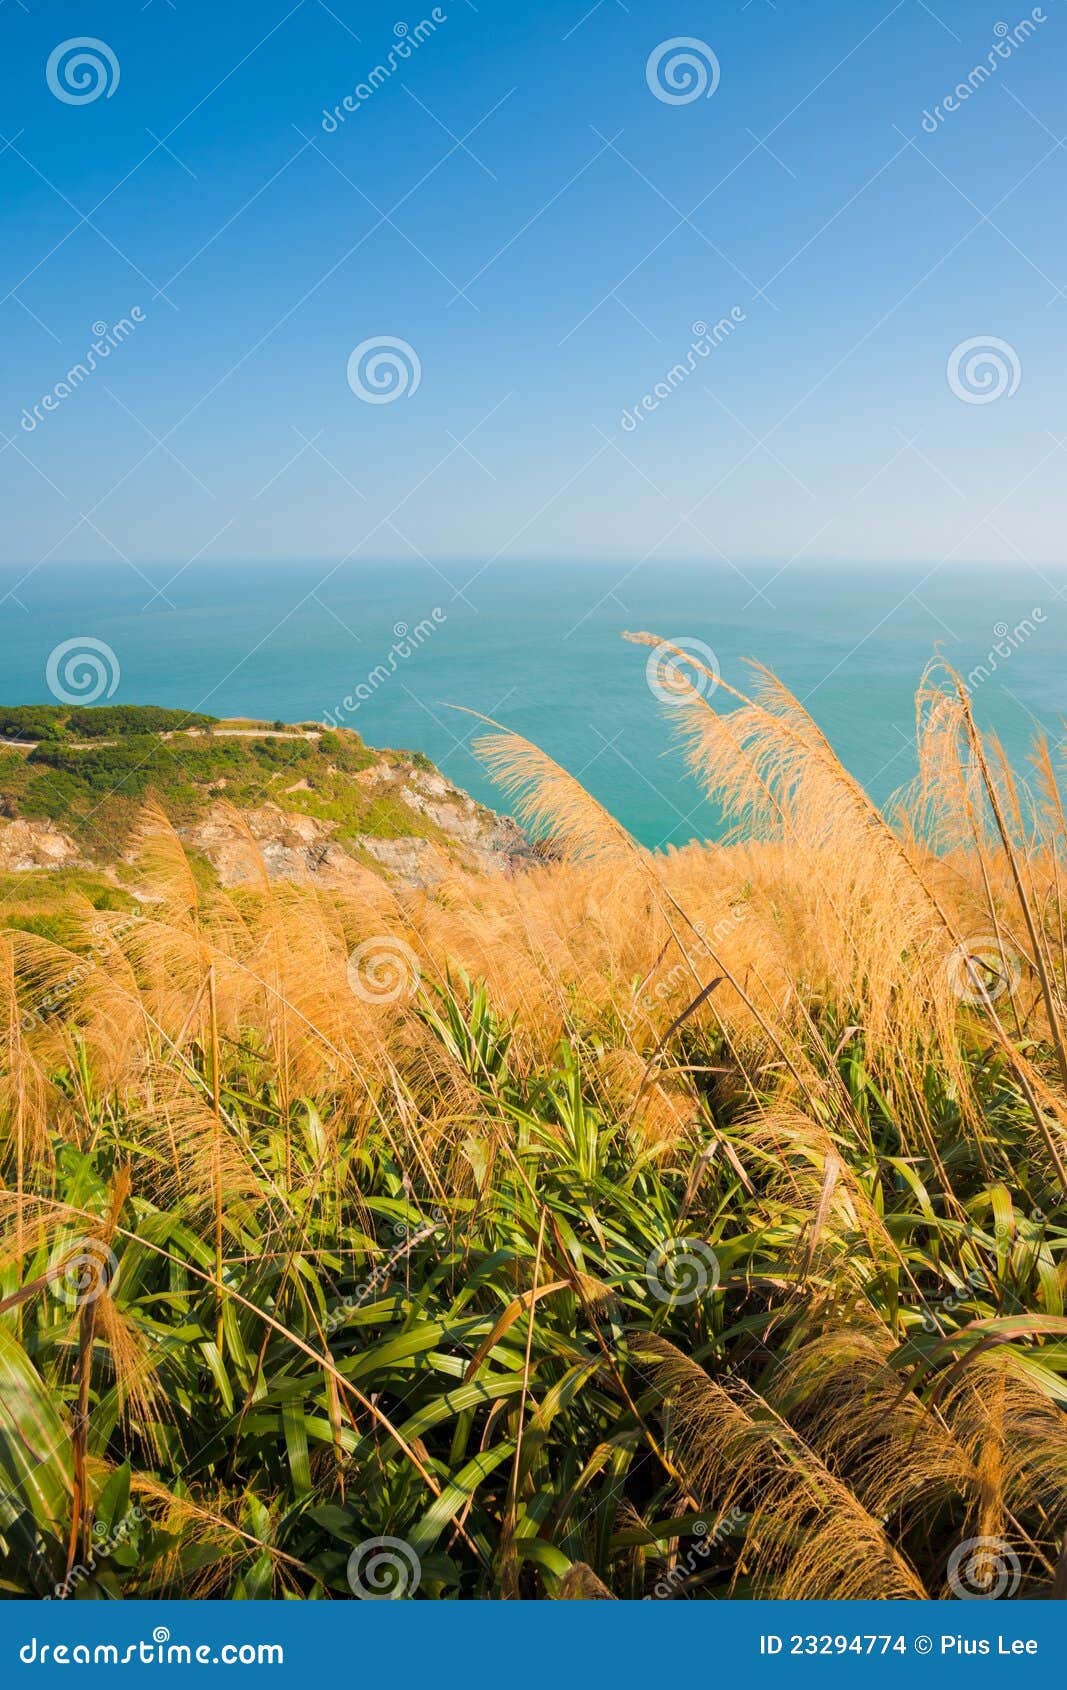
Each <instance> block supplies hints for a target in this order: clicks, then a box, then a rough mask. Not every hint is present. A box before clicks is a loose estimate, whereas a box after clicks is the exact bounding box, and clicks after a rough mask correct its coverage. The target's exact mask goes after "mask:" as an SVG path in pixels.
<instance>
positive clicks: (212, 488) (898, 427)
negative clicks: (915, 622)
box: [0, 0, 1067, 568]
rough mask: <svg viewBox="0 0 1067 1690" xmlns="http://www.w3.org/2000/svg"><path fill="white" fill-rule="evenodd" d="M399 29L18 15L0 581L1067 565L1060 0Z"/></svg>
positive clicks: (287, 16)
mask: <svg viewBox="0 0 1067 1690" xmlns="http://www.w3.org/2000/svg"><path fill="white" fill-rule="evenodd" d="M404 5H406V0H389V4H388V5H381V4H377V3H373V0H372V3H365V4H358V5H357V4H354V3H353V0H329V3H328V4H327V0H255V3H252V0H227V3H226V4H219V3H217V0H215V3H208V0H148V4H146V5H144V6H143V7H142V6H140V5H138V4H132V5H131V4H129V3H124V4H121V5H120V4H117V3H114V0H95V3H94V4H93V5H92V6H91V7H83V6H82V5H80V4H78V5H76V4H66V5H64V6H62V7H57V6H48V5H42V4H39V3H36V0H26V4H22V3H21V0H7V3H6V4H4V5H3V6H2V9H0V38H2V43H3V63H4V67H5V68H4V99H3V121H2V130H3V136H4V142H5V143H10V144H8V145H5V148H4V150H3V151H2V152H0V189H2V206H3V211H2V216H3V238H2V242H0V269H2V288H0V298H2V299H3V317H4V323H5V340H4V344H5V357H4V360H3V365H4V369H3V378H2V379H3V394H4V399H3V415H2V418H0V426H2V433H3V436H4V438H5V440H7V441H9V442H10V444H8V445H5V446H4V447H3V449H2V450H0V482H2V496H3V509H4V518H5V520H4V523H3V528H2V534H3V539H2V555H0V562H3V563H5V564H12V565H15V566H19V567H22V566H25V567H27V568H30V567H33V566H34V565H36V564H37V563H39V561H40V560H42V559H45V558H47V559H54V560H71V561H77V560H90V559H105V558H114V557H116V556H118V557H128V558H132V559H134V560H136V561H138V562H143V563H145V564H148V563H154V562H160V561H165V562H168V563H174V564H175V565H177V566H181V565H182V564H184V563H186V562H187V561H188V560H190V559H192V558H194V557H195V558H196V559H198V560H201V561H203V560H208V561H210V560H211V559H218V560H220V561H221V560H225V559H231V558H241V559H247V560H249V561H252V560H256V559H268V558H281V557H288V558H304V557H307V558H316V559H339V558H341V557H343V556H348V555H350V554H352V555H356V556H363V557H367V558H384V557H391V556H396V557H403V558H411V557H412V556H416V555H418V554H420V553H424V554H426V555H428V556H432V557H434V558H441V559H446V558H463V559H473V560H476V561H478V562H482V561H485V560H488V559H494V560H496V561H497V562H500V561H503V560H509V561H514V562H516V563H521V562H522V561H523V560H527V561H528V560H530V559H536V558H539V557H545V558H548V557H552V558H576V559H581V558H583V557H586V558H594V557H596V558H608V559H615V558H619V559H627V558H639V557H642V556H645V555H647V554H650V553H654V554H657V555H660V556H663V557H664V558H667V557H670V558H686V557H707V558H718V559H721V558H722V557H724V556H725V557H729V558H736V559H762V560H782V561H783V562H785V561H786V560H788V559H791V558H794V557H796V556H798V555H799V556H803V557H810V558H813V559H840V560H842V561H844V562H849V561H855V560H865V559H885V560H900V561H919V562H932V563H938V562H940V560H942V559H943V558H951V559H954V560H961V561H967V560H987V561H998V562H1008V563H1010V562H1012V561H1013V560H1019V559H1023V558H1025V559H1027V560H1029V561H1031V562H1033V563H1036V564H1038V565H1041V566H1045V565H1052V564H1055V563H1057V562H1059V561H1061V560H1062V556H1063V531H1062V510H1063V498H1062V488H1063V485H1064V475H1065V469H1067V457H1065V451H1067V447H1065V446H1062V445H1061V444H1060V441H1061V439H1062V438H1063V437H1064V436H1067V420H1065V417H1064V405H1063V357H1062V349H1063V344H1064V334H1065V329H1067V294H1065V293H1064V292H1063V291H1061V290H1063V289H1065V288H1067V262H1065V257H1067V253H1065V243H1067V226H1065V221H1064V217H1063V202H1064V185H1065V183H1067V149H1065V148H1064V146H1063V144H1062V143H1061V142H1060V141H1059V139H1058V137H1059V134H1060V131H1061V129H1062V128H1063V127H1064V119H1063V86H1064V72H1065V69H1067V19H1065V14H1064V6H1063V3H1062V0H1045V3H1044V6H1043V7H1039V8H1037V9H1036V11H1034V12H1033V13H1032V12H1031V10H1030V9H1029V8H1028V7H1026V6H1025V5H1024V4H1023V3H1022V0H1010V4H1008V5H1006V6H1004V7H1002V8H1001V9H999V10H998V9H996V7H995V5H994V4H993V3H992V0H990V3H987V0H931V4H925V3H923V0H896V3H895V4H890V3H889V0H817V3H802V0H774V3H773V4H772V0H723V3H722V4H718V5H715V6H711V5H708V4H688V3H686V0H671V3H670V4H668V5H664V4H655V3H653V0H626V4H625V6H624V5H623V4H622V0H600V3H599V4H591V0H540V3H539V4H537V5H519V4H516V3H515V0H476V4H475V3H474V0H446V3H445V4H444V5H443V6H441V7H439V8H437V10H436V12H435V11H434V10H433V9H432V8H431V7H430V6H429V5H425V4H424V0H415V3H414V4H412V6H411V7H410V8H408V9H406V10H405V9H403V7H404ZM1034 18H1036V19H1038V20H1041V21H1037V22H1036V23H1035V22H1033V21H1031V22H1029V23H1028V24H1027V27H1026V30H1025V31H1024V32H1023V33H1022V34H1019V33H1018V31H1017V29H1016V26H1017V25H1018V24H1019V23H1020V21H1021V20H1023V19H1027V20H1032V19H1034ZM424 20H425V27H420V26H421V25H422V24H423V21H424ZM435 20H436V21H435ZM405 25H406V30H407V33H406V35H405V32H404V26H405ZM1005 26H1007V30H1008V34H1007V36H1005V33H1004V29H1005ZM82 35H84V36H89V37H92V38H94V39H95V40H97V41H99V42H103V43H104V44H105V47H106V49H107V53H106V54H104V53H101V51H100V49H99V48H95V49H91V51H92V52H93V53H94V54H95V55H96V59H97V66H96V69H97V71H98V72H100V73H102V75H103V81H104V84H106V85H107V87H108V88H109V89H110V92H104V91H103V88H102V87H101V88H98V89H96V90H94V89H93V87H92V83H91V78H92V75H93V74H94V72H93V71H92V70H91V69H90V71H89V72H88V73H87V74H88V75H89V77H90V82H89V83H88V84H87V83H85V82H84V81H82V82H79V81H78V79H77V78H78V76H79V74H81V73H79V72H78V71H77V69H76V68H75V69H74V70H73V71H71V72H70V73H69V74H70V76H71V77H72V78H73V80H71V81H65V80H64V77H65V75H66V74H67V72H66V70H65V68H64V62H63V60H62V56H61V58H60V61H59V62H58V64H57V63H53V65H52V68H51V70H50V71H49V69H48V65H49V59H50V55H52V54H53V50H54V49H56V48H57V47H59V46H60V44H61V43H63V42H64V41H69V40H70V39H73V38H76V37H78V36H82ZM416 37H418V38H419V39H418V42H417V44H415V41H416ZM680 37H686V38H691V39H692V40H695V41H696V42H697V43H698V49H694V50H692V51H693V52H694V57H695V61H696V62H695V63H694V65H693V66H691V67H690V70H689V72H688V74H689V76H690V81H689V82H688V83H687V82H686V75H687V72H686V70H685V67H684V66H683V67H681V69H680V70H679V72H678V74H679V76H680V81H676V82H674V83H672V82H671V81H670V77H671V63H672V55H673V53H674V52H676V51H677V49H670V50H666V49H665V48H664V44H666V43H670V42H672V41H673V40H675V39H676V38H680ZM398 43H404V44H405V45H406V48H407V56H406V57H401V56H399V55H398V54H397V53H396V52H395V51H394V53H393V57H392V59H390V49H391V48H393V49H395V48H396V47H397V44H398ZM998 43H999V45H1000V48H1001V52H1000V53H999V54H998V52H997V51H996V49H997V46H998ZM701 44H702V45H701ZM657 52H658V53H659V57H660V60H661V64H660V73H659V79H657V72H656V57H657ZM712 55H713V57H712ZM650 56H651V60H652V62H651V64H650ZM376 66H378V67H381V71H380V72H376V71H375V67H376ZM976 66H978V67H984V70H983V71H982V73H981V74H980V75H977V76H972V75H971V73H972V72H973V71H974V70H975V67H976ZM664 78H666V79H667V80H666V81H664V80H663V79H664ZM693 78H696V79H697V82H698V83H699V82H700V81H701V80H703V81H705V82H706V83H707V90H706V91H701V90H700V89H699V87H698V89H697V94H696V97H694V98H681V99H664V98H662V97H661V95H662V94H663V93H664V92H667V93H671V92H672V89H673V91H674V92H675V93H676V94H677V93H681V94H682V95H683V96H685V95H688V94H689V93H692V92H693V87H694V83H693V80H692V79H693ZM968 79H970V80H969V81H968ZM961 83H963V84H965V85H966V98H964V99H960V98H959V97H957V96H954V95H953V90H954V89H956V87H957V85H959V84H961ZM361 86H362V93H361V94H360V93H357V92H356V91H357V90H358V89H359V88H360V87H361ZM56 88H58V89H59V90H60V93H59V94H57V92H56V91H55V90H56ZM712 89H713V91H711V90H712ZM87 90H88V91H90V92H92V91H95V92H97V94H98V97H95V98H85V97H84V96H85V93H86V91H87ZM64 93H65V94H66V96H67V97H65V98H64V97H61V95H62V94H64ZM346 95H348V96H349V100H350V105H352V106H354V108H355V109H352V110H349V111H347V112H346V111H345V110H344V106H343V104H342V102H343V101H344V98H345V96H346ZM946 95H948V96H949V97H950V99H949V105H948V107H946V104H945V96H946ZM338 106H340V107H341V116H342V118H343V121H337V120H336V119H332V118H327V120H326V123H325V126H324V121H323V120H324V111H325V112H330V111H333V110H334V109H335V108H337V107H338ZM953 107H954V108H955V109H951V108H953ZM924 114H926V121H925V126H924ZM135 308H136V312H137V313H138V316H134V315H133V313H134V311H135ZM731 311H733V313H734V315H733V318H732V320H731V322H730V327H729V330H728V331H724V332H722V333H721V334H720V343H719V344H718V345H716V346H715V347H714V349H713V350H712V351H711V352H710V354H709V355H708V356H707V357H703V356H701V355H700V354H699V353H698V354H691V350H690V349H691V348H692V346H693V343H694V341H695V340H698V339H699V338H700V337H699V336H698V335H696V334H695V333H694V329H693V325H694V323H696V324H702V323H703V324H707V325H708V326H709V328H710V326H711V325H713V324H714V323H716V322H717V321H719V320H722V319H730V314H731ZM139 318H140V319H143V320H138V319H139ZM122 319H126V320H127V323H128V324H132V328H128V329H126V328H124V329H121V330H120V334H119V344H117V345H115V346H114V348H113V349H111V351H110V353H109V356H108V357H107V358H106V360H104V359H102V358H101V359H99V360H98V367H97V368H95V369H92V370H90V371H89V372H88V374H87V375H86V376H85V377H84V378H79V379H78V380H77V381H76V382H75V383H74V384H73V386H72V387H71V388H70V391H69V392H63V391H61V390H62V387H63V384H64V379H65V376H66V373H67V372H68V370H70V369H71V367H72V366H73V365H75V364H77V363H79V362H81V363H83V365H84V361H85V359H86V356H87V354H88V352H89V349H90V347H91V345H92V343H93V340H94V336H95V334H96V333H97V330H96V329H94V325H100V324H105V325H112V324H116V323H121V320H122ZM991 338H992V339H993V341H994V347H993V351H992V363H988V364H983V363H982V362H981V360H980V361H979V364H978V366H977V368H976V369H975V370H972V371H971V372H970V374H968V371H967V364H968V354H967V353H966V352H965V351H964V352H960V351H959V350H958V349H959V348H961V347H965V346H966V345H967V343H970V342H975V343H979V342H981V343H983V344H985V343H988V342H989V341H990V339H991ZM383 339H387V340H388V339H391V340H392V341H397V340H399V341H401V342H403V343H405V344H406V348H409V349H411V350H410V352H409V351H407V350H404V349H401V352H400V357H401V359H402V360H403V369H402V371H401V374H400V378H399V379H400V381H401V384H402V385H404V384H406V385H407V388H408V391H407V392H406V393H404V394H402V395H401V396H399V397H396V398H393V399H391V401H390V402H388V403H370V402H368V400H367V399H366V398H362V397H360V395H359V392H358V391H354V390H353V386H352V385H351V384H350V381H349V377H348V372H349V363H350V357H351V354H352V353H353V350H354V349H355V348H356V347H357V346H360V345H362V344H363V343H365V342H368V341H373V342H379V341H382V340H383ZM687 358H688V360H689V362H691V363H692V365H693V368H692V370H691V371H690V370H689V369H688V367H687ZM413 359H414V362H413ZM679 364H681V365H682V366H683V368H684V376H683V377H682V378H678V377H677V376H676V377H675V378H674V380H673V382H668V381H667V372H668V371H670V370H671V369H672V368H674V369H677V367H678V366H679ZM950 366H951V368H952V370H953V379H952V380H950V379H949V370H950ZM353 379H354V381H355V384H356V388H357V389H358V388H359V386H360V382H361V379H362V378H361V376H360V373H359V370H354V372H353ZM366 379H367V380H369V379H371V378H370V377H367V378H366ZM983 381H985V382H986V383H987V385H986V386H985V387H983V386H982V382H983ZM57 384H58V387H57ZM657 384H661V385H660V396H661V397H660V402H659V403H658V404H657V405H656V406H655V407H654V408H647V407H643V406H642V401H643V398H644V396H645V395H648V396H650V398H653V399H654V398H655V397H656V389H657ZM68 385H69V384H68ZM363 385H364V391H365V392H366V391H368V390H369V389H368V388H367V386H366V381H364V384H363ZM370 391H373V390H370ZM961 392H962V394H963V397H961ZM46 395H47V396H49V398H50V401H51V402H50V404H49V405H48V406H45V407H44V408H42V406H43V401H44V399H45V396H46ZM374 396H375V397H379V398H380V397H382V396H383V395H382V394H380V393H375V394H374ZM976 400H979V401H981V400H988V401H989V402H975V401H976ZM35 407H36V410H35ZM635 407H636V410H637V415H638V416H639V418H640V420H639V421H635V420H634V408H635ZM626 411H629V412H630V417H629V420H628V421H626V422H625V423H624V421H623V414H624V412H626Z"/></svg>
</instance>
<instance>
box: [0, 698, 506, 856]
mask: <svg viewBox="0 0 1067 1690" xmlns="http://www.w3.org/2000/svg"><path fill="white" fill-rule="evenodd" d="M150 800H154V801H156V802H158V803H159V804H160V805H161V806H162V808H163V809H164V810H165V812H166V813H167V815H168V817H169V818H170V820H171V822H172V823H173V825H174V828H175V831H176V832H177V834H178V836H179V838H180V839H181V840H182V842H183V844H185V845H186V847H187V848H188V849H189V850H190V851H192V852H193V853H195V855H196V856H197V857H199V858H200V859H202V860H203V861H204V862H205V863H206V864H208V865H209V866H210V869H211V870H212V871H213V873H214V874H215V875H216V876H217V878H218V880H219V882H220V883H221V884H222V885H223V886H238V885H241V884H243V883H247V882H252V881H254V880H255V879H257V878H258V877H259V876H260V875H261V874H262V871H263V868H265V869H266V871H267V874H268V875H269V876H270V878H271V879H276V880H291V881H308V880H311V879H315V880H316V881H318V882H319V883H320V884H323V885H327V886H328V885H341V884H351V883H352V882H354V881H358V880H359V878H360V876H364V875H367V874H373V875H375V876H377V877H379V878H385V879H386V880H388V881H392V882H395V883H398V884H401V885H406V886H423V887H425V886H432V885H434V884H436V883H437V882H438V881H440V880H441V879H443V878H444V877H445V876H446V875H448V874H449V873H451V872H453V871H454V870H456V869H460V870H466V871H468V872H480V873H487V874H507V873H511V872H513V871H514V870H515V869H516V868H518V867H520V866H522V865H523V864H524V863H525V862H527V861H529V860H530V859H531V858H532V857H533V856H534V854H535V852H534V848H533V847H532V846H531V844H530V842H529V840H527V838H526V836H525V835H524V834H523V832H522V830H521V829H520V828H519V827H518V825H517V824H516V823H515V822H514V821H512V820H511V818H510V817H507V816H499V815H497V814H495V813H494V812H493V811H492V810H489V809H487V808H486V807H485V806H484V805H481V804H479V803H477V802H476V801H475V800H474V799H473V798H471V797H470V795H469V794H468V793H466V792H464V791H463V790H462V788H460V787H458V786H456V785H455V784H454V782H452V781H450V780H448V779H447V778H446V777H445V776H444V775H443V774H442V773H441V772H440V771H439V770H438V769H436V768H435V767H434V766H433V764H432V763H430V762H429V761H428V759H427V758H425V757H424V756H423V755H422V754H421V753H420V752H409V751H393V750H374V749H372V748H371V747H369V746H367V745H366V744H365V743H364V741H363V740H362V739H361V738H360V736H359V735H358V734H356V733H354V732H353V731H351V730H350V729H344V728H341V729H336V730H333V729H325V728H323V727H321V726H320V725H319V724H316V723H312V722H304V723H297V724H291V723H283V722H280V721H276V722H273V723H270V722H257V721H252V720H248V719H234V720H227V721H222V720H218V719H215V718H212V717H206V716H202V715H196V716H192V715H189V714H188V713H186V712H182V711H177V710H161V709H156V708H154V707H148V706H145V707H138V706H121V707H116V706H101V707H98V708H95V709H93V708H76V709H65V708H63V707H61V706H25V707H19V708H15V709H10V708H8V709H3V710H0V874H18V873H24V872H34V871H42V870H45V871H47V870H68V871H79V870H80V871H92V870H95V871H97V872H100V871H101V870H102V871H104V872H105V873H106V874H107V875H109V876H118V877H119V878H121V866H122V863H123V861H124V859H125V856H126V853H127V850H128V846H129V842H130V835H131V831H132V828H133V827H134V825H135V823H136V817H137V815H138V813H139V811H140V808H141V806H142V805H143V804H144V803H145V802H146V801H150Z"/></svg>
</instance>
